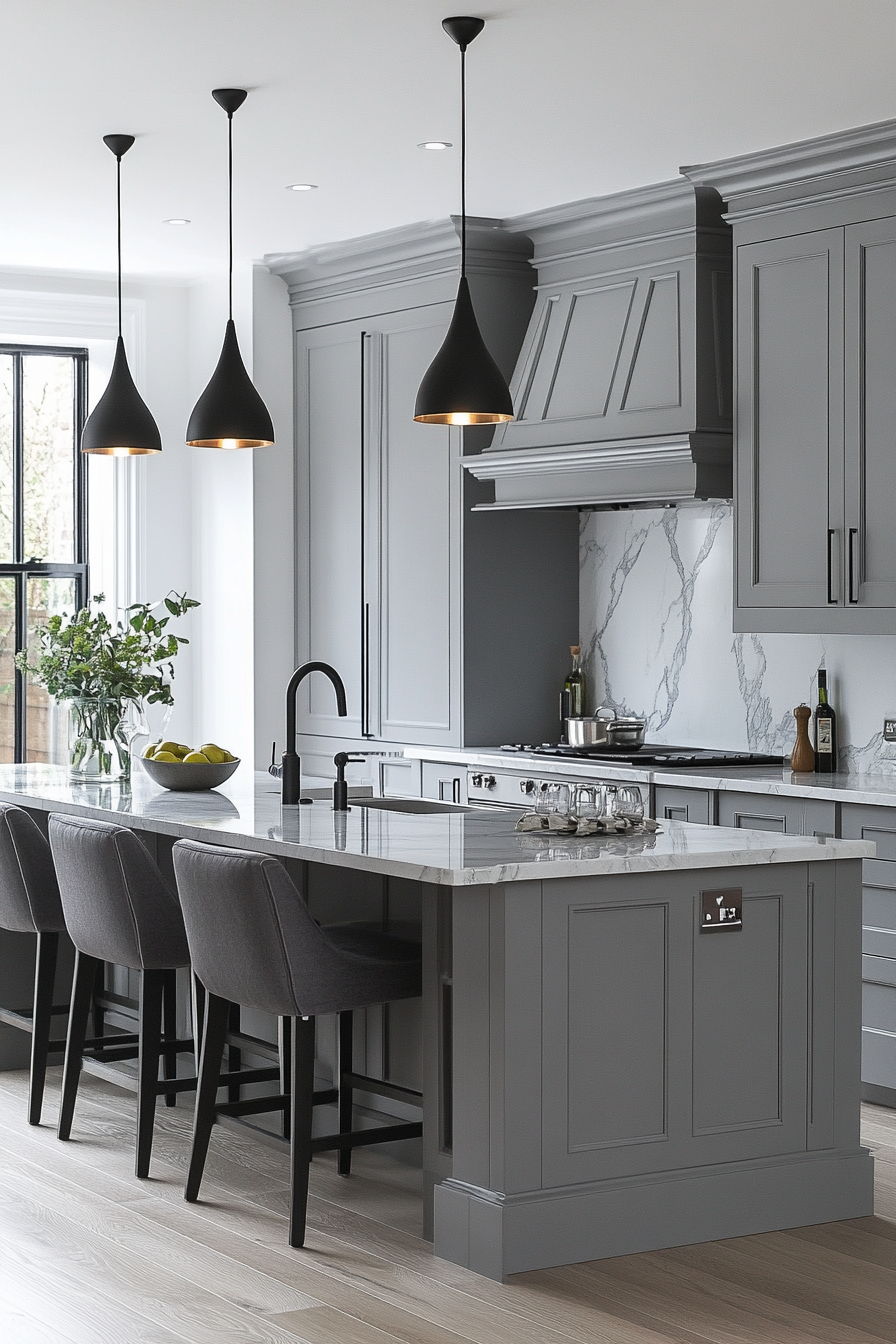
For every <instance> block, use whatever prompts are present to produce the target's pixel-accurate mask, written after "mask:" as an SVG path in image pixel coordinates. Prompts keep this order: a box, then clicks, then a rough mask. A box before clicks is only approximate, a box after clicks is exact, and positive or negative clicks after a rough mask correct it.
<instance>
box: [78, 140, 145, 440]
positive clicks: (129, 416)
mask: <svg viewBox="0 0 896 1344" xmlns="http://www.w3.org/2000/svg"><path fill="white" fill-rule="evenodd" d="M133 143H134V137H133V136H132V135H104V136H103V144H104V145H107V146H108V147H109V149H111V151H112V153H113V154H114V155H115V160H116V168H117V179H118V341H117V343H116V346H115V359H114V361H113V364H112V375H111V377H110V378H109V382H108V383H107V385H106V390H105V392H104V393H103V395H102V396H101V397H100V399H99V401H98V402H97V404H96V406H95V407H94V409H93V412H92V414H91V415H90V416H89V417H88V420H87V423H86V424H85V426H84V428H83V430H82V431H81V452H82V453H104V454H105V455H106V456H107V457H137V456H141V455H143V454H145V453H160V452H161V451H162V438H161V435H160V434H159V427H158V425H157V424H156V422H155V420H153V418H152V415H151V414H150V411H149V407H148V406H147V404H146V402H145V401H144V400H143V398H142V397H141V395H140V393H139V392H138V391H137V389H136V387H135V386H134V380H133V378H132V377H131V371H130V369H129V368H128V357H127V355H126V354H125V352H124V341H123V340H122V338H121V159H122V155H124V154H127V152H128V150H129V149H130V147H131V145H132V144H133Z"/></svg>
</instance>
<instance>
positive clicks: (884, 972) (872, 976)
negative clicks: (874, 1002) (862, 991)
mask: <svg viewBox="0 0 896 1344" xmlns="http://www.w3.org/2000/svg"><path fill="white" fill-rule="evenodd" d="M862 979H863V980H864V981H865V982H866V983H868V982H871V983H873V984H876V985H890V986H892V987H894V988H896V958H894V957H869V956H867V955H865V956H863V957H862ZM893 1011H894V1014H896V1001H894V1004H893ZM893 1031H896V1016H894V1020H893Z"/></svg>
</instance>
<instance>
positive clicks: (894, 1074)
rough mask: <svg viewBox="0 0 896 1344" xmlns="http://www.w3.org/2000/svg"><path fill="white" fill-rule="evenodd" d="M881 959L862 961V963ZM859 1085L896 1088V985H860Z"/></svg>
mask: <svg viewBox="0 0 896 1344" xmlns="http://www.w3.org/2000/svg"><path fill="white" fill-rule="evenodd" d="M882 960H884V958H881V957H870V958H869V957H865V958H863V961H864V962H868V961H874V962H878V961H882ZM889 969H890V968H888V970H889ZM892 969H896V963H894V964H893V967H892ZM878 973H880V972H879V971H878V969H877V968H875V974H878ZM884 973H887V972H886V971H885V972H884ZM862 1082H863V1083H871V1084H872V1086H874V1087H887V1088H896V984H878V983H876V982H869V981H867V980H866V982H865V983H864V984H863V985H862Z"/></svg>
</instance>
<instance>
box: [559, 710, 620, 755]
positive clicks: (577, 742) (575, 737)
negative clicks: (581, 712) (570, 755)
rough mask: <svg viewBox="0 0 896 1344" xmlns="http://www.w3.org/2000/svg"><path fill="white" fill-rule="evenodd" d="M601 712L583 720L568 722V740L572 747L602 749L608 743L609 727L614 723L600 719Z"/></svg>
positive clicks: (610, 720) (570, 720)
mask: <svg viewBox="0 0 896 1344" xmlns="http://www.w3.org/2000/svg"><path fill="white" fill-rule="evenodd" d="M600 714H601V711H600V710H598V711H597V713H596V714H591V715H588V716H587V717H585V718H581V719H567V720H566V740H567V742H568V743H569V745H570V746H571V747H602V746H605V745H606V743H607V726H608V724H610V723H612V722H613V719H612V714H611V716H610V717H609V718H607V717H603V718H601V717H600Z"/></svg>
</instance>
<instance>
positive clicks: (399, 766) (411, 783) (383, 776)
mask: <svg viewBox="0 0 896 1344" xmlns="http://www.w3.org/2000/svg"><path fill="white" fill-rule="evenodd" d="M379 785H380V787H379V796H380V797H381V798H419V797H420V762H419V761H389V760H385V761H380V762H379Z"/></svg>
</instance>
